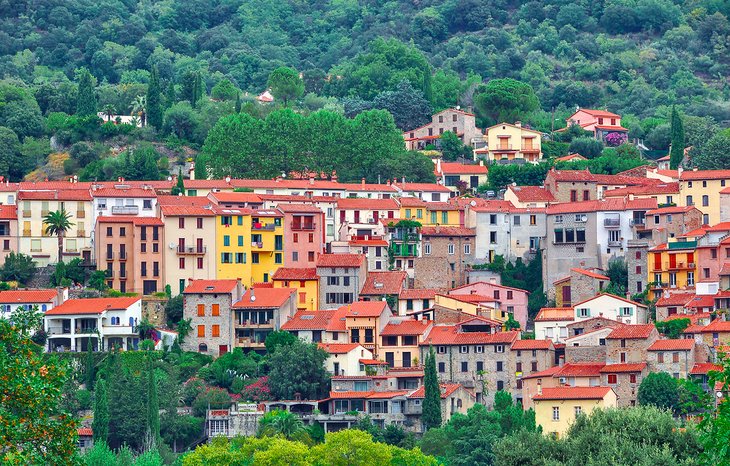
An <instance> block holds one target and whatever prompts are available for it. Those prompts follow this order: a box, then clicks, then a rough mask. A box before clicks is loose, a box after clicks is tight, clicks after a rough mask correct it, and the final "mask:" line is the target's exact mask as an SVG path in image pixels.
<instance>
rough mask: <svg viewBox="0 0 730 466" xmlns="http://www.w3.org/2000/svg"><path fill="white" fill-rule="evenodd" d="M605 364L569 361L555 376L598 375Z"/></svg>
mask: <svg viewBox="0 0 730 466" xmlns="http://www.w3.org/2000/svg"><path fill="white" fill-rule="evenodd" d="M603 366H605V364H604V363H602V362H574V363H567V364H565V365H563V367H562V369H560V370H559V371H557V372H556V373H555V377H598V376H599V375H601V369H602V368H603Z"/></svg>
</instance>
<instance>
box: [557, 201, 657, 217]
mask: <svg viewBox="0 0 730 466" xmlns="http://www.w3.org/2000/svg"><path fill="white" fill-rule="evenodd" d="M656 206H657V200H656V199H654V198H648V199H633V200H629V199H626V198H615V197H611V198H607V199H599V200H595V201H580V202H564V203H560V204H551V205H549V206H548V207H547V208H546V212H547V214H548V215H555V214H567V213H579V212H606V211H624V210H650V209H656Z"/></svg>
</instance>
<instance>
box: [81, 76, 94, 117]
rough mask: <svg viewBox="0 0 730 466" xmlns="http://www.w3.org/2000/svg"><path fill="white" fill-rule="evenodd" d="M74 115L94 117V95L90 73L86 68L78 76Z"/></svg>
mask: <svg viewBox="0 0 730 466" xmlns="http://www.w3.org/2000/svg"><path fill="white" fill-rule="evenodd" d="M76 115H78V116H82V117H85V116H91V115H96V93H95V91H94V81H93V77H92V76H91V73H89V70H87V69H86V68H84V69H82V70H81V74H80V76H79V90H78V93H77V95H76Z"/></svg>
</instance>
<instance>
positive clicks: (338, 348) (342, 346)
mask: <svg viewBox="0 0 730 466" xmlns="http://www.w3.org/2000/svg"><path fill="white" fill-rule="evenodd" d="M317 347H318V348H320V349H323V350H325V351H327V352H328V353H330V354H347V353H349V352H350V351H352V350H354V349H356V348H358V347H360V343H317Z"/></svg>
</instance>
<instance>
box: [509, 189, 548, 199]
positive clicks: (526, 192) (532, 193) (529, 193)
mask: <svg viewBox="0 0 730 466" xmlns="http://www.w3.org/2000/svg"><path fill="white" fill-rule="evenodd" d="M507 190H509V191H512V192H513V193H514V194H515V196H516V197H517V200H518V201H520V202H555V196H553V193H551V192H550V190H548V189H546V188H545V187H544V186H509V187H507Z"/></svg>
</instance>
